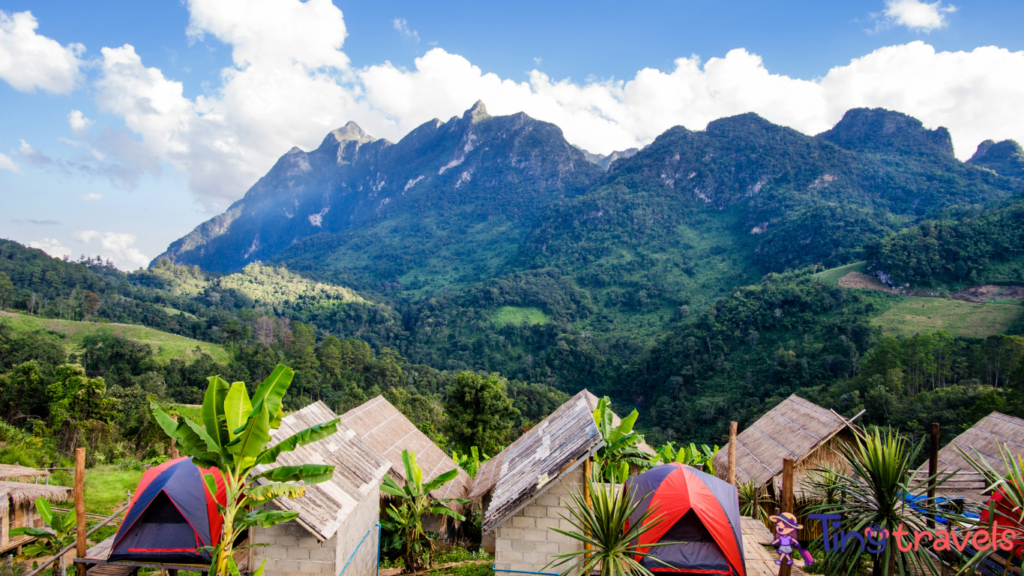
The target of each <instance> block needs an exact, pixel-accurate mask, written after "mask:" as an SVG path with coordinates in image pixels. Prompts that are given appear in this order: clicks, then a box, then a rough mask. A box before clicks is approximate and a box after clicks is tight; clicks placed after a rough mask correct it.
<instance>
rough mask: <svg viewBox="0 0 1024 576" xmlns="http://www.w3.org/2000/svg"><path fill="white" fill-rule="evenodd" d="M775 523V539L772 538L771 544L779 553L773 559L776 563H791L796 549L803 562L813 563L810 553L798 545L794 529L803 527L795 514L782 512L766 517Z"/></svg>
mask: <svg viewBox="0 0 1024 576" xmlns="http://www.w3.org/2000/svg"><path fill="white" fill-rule="evenodd" d="M768 519H769V520H771V521H772V522H774V523H775V540H772V546H775V549H776V550H777V551H778V553H779V559H778V560H776V561H775V563H776V564H780V565H781V564H782V563H783V562H785V563H786V564H787V565H789V566H792V565H793V552H794V551H797V552H799V553H800V555H801V556H803V559H804V562H805V563H806V564H807V565H808V566H810V565H811V564H813V563H814V558H812V557H811V553H810V552H808V551H807V550H805V549H804V548H803V547H802V546H800V541H799V540H797V539H796V531H797V530H799V529H801V528H803V524H800V523H799V522H797V520H796V516H793V515H792V514H790V513H789V512H783V513H782V514H780V515H778V516H771V517H769V518H768Z"/></svg>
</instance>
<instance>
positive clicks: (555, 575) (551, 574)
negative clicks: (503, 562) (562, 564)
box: [491, 566, 561, 576]
mask: <svg viewBox="0 0 1024 576" xmlns="http://www.w3.org/2000/svg"><path fill="white" fill-rule="evenodd" d="M491 570H494V571H495V572H512V573H514V574H543V575H544V576H561V575H560V574H558V573H556V572H527V571H525V570H502V569H501V568H495V567H494V566H491Z"/></svg>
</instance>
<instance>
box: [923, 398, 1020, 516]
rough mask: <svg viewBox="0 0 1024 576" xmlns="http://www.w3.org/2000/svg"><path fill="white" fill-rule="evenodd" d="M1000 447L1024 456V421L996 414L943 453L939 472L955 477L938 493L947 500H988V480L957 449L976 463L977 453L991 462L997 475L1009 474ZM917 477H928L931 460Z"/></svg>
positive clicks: (954, 442) (960, 436)
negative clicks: (986, 491)
mask: <svg viewBox="0 0 1024 576" xmlns="http://www.w3.org/2000/svg"><path fill="white" fill-rule="evenodd" d="M1000 446H1006V448H1008V449H1009V451H1010V453H1011V454H1012V455H1013V456H1014V457H1022V456H1024V420H1021V419H1020V418H1014V417H1013V416H1007V415H1006V414H1001V413H999V412H993V413H991V414H989V415H988V416H986V417H984V418H982V419H981V421H979V422H978V423H977V424H975V425H974V426H972V427H971V428H970V429H969V430H967V431H965V432H964V433H963V434H961V435H959V436H957V437H956V438H954V439H953V441H952V442H950V443H949V444H947V445H946V446H945V447H943V448H942V449H941V450H939V472H940V473H941V474H942V477H945V475H946V474H949V473H952V474H953V475H952V476H951V477H950V478H949V479H948V480H946V481H945V482H943V483H942V484H941V485H940V486H939V487H938V488H937V489H936V493H938V494H939V495H941V496H945V497H947V498H957V497H963V498H965V499H967V500H970V501H972V502H984V501H985V500H987V496H986V495H985V494H984V492H985V489H986V488H987V487H988V484H987V483H986V482H985V478H984V477H983V476H981V475H980V474H978V473H977V472H975V471H974V468H973V467H972V466H971V465H970V463H969V462H967V460H966V459H965V458H964V457H963V456H962V455H961V454H960V451H959V450H957V447H959V448H960V449H962V450H964V451H965V452H967V453H968V454H969V455H970V456H971V457H972V458H974V459H975V460H978V455H977V454H975V453H974V452H975V451H977V452H978V453H980V454H981V460H984V461H986V462H988V464H989V466H992V468H994V469H995V471H996V472H999V473H1000V474H1006V472H1007V471H1006V466H1004V465H1003V458H1002V456H1000V454H999V447H1000ZM915 477H916V479H917V480H918V481H924V480H925V479H927V478H928V462H927V461H926V462H925V463H924V464H922V465H921V467H920V468H918V469H917V471H916V473H915Z"/></svg>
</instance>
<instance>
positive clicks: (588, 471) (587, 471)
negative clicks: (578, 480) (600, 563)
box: [583, 457, 594, 550]
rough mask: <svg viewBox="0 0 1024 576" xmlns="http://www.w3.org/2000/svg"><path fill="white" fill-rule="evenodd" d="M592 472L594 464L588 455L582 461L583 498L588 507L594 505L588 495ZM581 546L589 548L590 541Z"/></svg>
mask: <svg viewBox="0 0 1024 576" xmlns="http://www.w3.org/2000/svg"><path fill="white" fill-rule="evenodd" d="M593 473H594V465H593V463H592V462H591V461H590V457H587V459H586V460H584V461H583V476H584V478H583V499H584V500H586V502H587V507H589V508H593V507H594V501H593V498H591V496H590V482H591V481H593V478H591V477H590V476H591V475H592V474H593ZM583 548H584V549H585V550H590V542H585V543H584V544H583Z"/></svg>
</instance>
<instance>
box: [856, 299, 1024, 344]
mask: <svg viewBox="0 0 1024 576" xmlns="http://www.w3.org/2000/svg"><path fill="white" fill-rule="evenodd" d="M1022 312H1024V307H1022V306H1021V305H1020V303H1017V302H1014V303H1004V302H986V303H983V304H977V303H973V302H963V301H960V300H951V299H948V298H919V297H916V296H904V297H900V298H899V300H898V301H897V302H896V303H894V304H893V305H892V306H891V307H890V308H889V309H888V310H886V311H885V312H883V313H882V314H880V315H878V316H876V317H875V318H873V319H872V320H871V323H872V324H873V325H875V326H879V327H881V328H882V332H884V333H885V335H886V336H911V335H913V334H918V333H921V334H923V333H928V332H935V331H937V330H945V331H947V332H949V333H950V334H952V335H954V336H963V337H966V338H985V337H987V336H991V335H993V334H1002V333H1005V332H1006V331H1007V329H1008V328H1009V327H1010V325H1011V324H1013V322H1014V320H1016V319H1017V318H1018V317H1019V316H1020V315H1021V313H1022Z"/></svg>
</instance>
